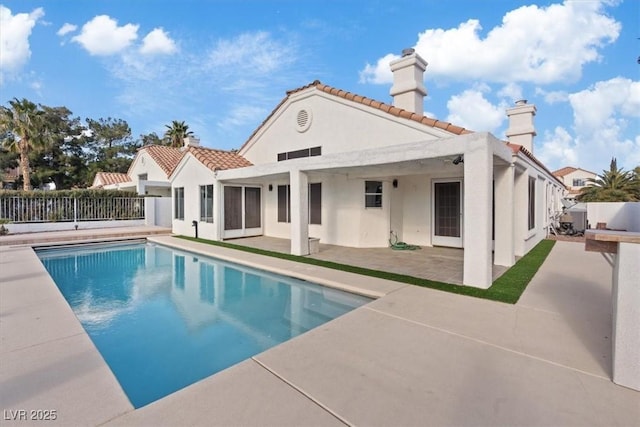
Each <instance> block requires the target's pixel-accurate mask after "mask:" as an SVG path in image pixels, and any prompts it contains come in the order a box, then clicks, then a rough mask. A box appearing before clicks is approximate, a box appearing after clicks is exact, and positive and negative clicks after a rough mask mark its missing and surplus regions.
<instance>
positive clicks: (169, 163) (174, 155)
mask: <svg viewBox="0 0 640 427" xmlns="http://www.w3.org/2000/svg"><path fill="white" fill-rule="evenodd" d="M142 150H145V151H146V152H147V153H149V155H150V156H151V158H152V159H153V160H154V161H155V162H156V163H157V164H158V166H160V168H161V169H162V170H163V171H164V173H166V174H167V176H169V175H171V172H173V170H174V169H175V167H176V166H178V163H180V160H181V159H182V156H184V151H182V150H180V149H179V148H174V147H168V146H166V145H155V144H152V145H145V146H144V147H141V148H140V149H139V150H138V151H142ZM132 164H133V163H132Z"/></svg>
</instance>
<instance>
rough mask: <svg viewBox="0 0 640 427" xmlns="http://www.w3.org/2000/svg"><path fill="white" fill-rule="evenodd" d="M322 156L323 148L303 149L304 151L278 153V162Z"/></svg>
mask: <svg viewBox="0 0 640 427" xmlns="http://www.w3.org/2000/svg"><path fill="white" fill-rule="evenodd" d="M321 155H322V147H311V148H303V149H302V150H295V151H288V152H285V153H278V161H279V162H282V161H283V160H291V159H301V158H303V157H314V156H321Z"/></svg>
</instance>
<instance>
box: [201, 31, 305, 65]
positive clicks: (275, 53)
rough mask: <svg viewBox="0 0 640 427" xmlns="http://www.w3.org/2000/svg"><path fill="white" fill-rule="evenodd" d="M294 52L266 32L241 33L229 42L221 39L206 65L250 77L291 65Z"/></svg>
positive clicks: (287, 45)
mask: <svg viewBox="0 0 640 427" xmlns="http://www.w3.org/2000/svg"><path fill="white" fill-rule="evenodd" d="M294 58H295V51H294V50H293V49H292V48H291V46H290V45H289V44H285V43H281V42H279V41H277V40H275V39H274V38H273V37H272V36H271V34H269V33H268V32H265V31H259V32H255V33H244V34H241V35H240V36H238V37H236V38H234V39H231V40H220V41H219V42H218V43H217V45H216V47H215V48H214V49H213V50H212V51H211V52H210V53H209V64H208V65H209V66H210V67H212V68H218V67H219V68H222V69H223V70H228V71H232V72H234V73H235V72H236V71H237V72H240V73H242V72H244V71H249V72H250V73H251V74H253V75H259V74H265V73H273V72H274V71H275V70H278V69H281V68H282V67H283V66H286V65H288V64H290V63H292V62H293V60H294Z"/></svg>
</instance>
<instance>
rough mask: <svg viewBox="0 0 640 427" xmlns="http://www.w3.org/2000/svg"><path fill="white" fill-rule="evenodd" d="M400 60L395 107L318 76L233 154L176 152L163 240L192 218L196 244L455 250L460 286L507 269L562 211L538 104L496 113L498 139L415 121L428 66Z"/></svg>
mask: <svg viewBox="0 0 640 427" xmlns="http://www.w3.org/2000/svg"><path fill="white" fill-rule="evenodd" d="M403 54H404V55H403V57H402V58H400V59H398V60H396V61H394V62H392V64H391V69H392V71H393V74H394V84H393V87H392V88H391V95H392V96H393V105H388V104H385V103H382V102H379V101H375V100H372V99H370V98H366V97H363V96H360V95H355V94H353V93H349V92H345V91H343V90H339V89H336V88H332V87H330V86H327V85H324V84H322V83H320V82H319V81H315V82H313V83H312V84H310V85H307V86H304V87H301V88H299V89H295V90H292V91H289V92H287V95H286V97H285V98H284V99H283V100H282V101H281V102H280V104H279V105H278V106H276V108H275V109H274V110H273V112H272V113H271V114H270V115H269V116H268V117H266V119H265V120H264V121H263V123H262V124H261V125H260V126H259V127H258V129H256V130H255V132H254V133H253V134H252V135H251V136H250V137H249V139H248V140H247V141H246V143H245V144H244V145H243V146H242V147H241V148H240V150H239V151H238V153H237V154H235V153H233V152H219V153H220V156H219V158H214V159H209V160H207V161H206V162H205V161H203V160H201V159H197V156H196V155H195V154H191V155H186V156H185V157H184V158H183V159H182V160H181V162H180V165H179V166H178V167H177V168H176V169H175V171H174V172H173V173H172V174H171V176H170V180H171V185H172V189H173V192H174V197H173V203H174V220H173V231H174V233H177V234H191V233H193V231H192V230H193V228H192V227H191V224H192V221H197V222H198V224H199V228H200V230H199V234H200V237H203V238H207V239H213V240H223V239H228V238H234V237H241V236H252V235H266V236H273V237H280V238H286V239H290V240H291V253H292V254H295V255H307V254H309V248H310V245H309V237H315V238H319V239H320V242H322V243H328V244H334V245H343V246H351V247H363V248H364V247H387V246H388V245H389V237H390V233H391V232H394V233H396V234H397V236H398V239H399V240H402V241H405V242H409V243H413V244H419V245H425V246H431V245H434V246H435V245H438V246H450V247H458V248H464V272H463V283H464V284H465V285H469V286H476V287H480V288H488V287H489V286H490V285H491V283H492V264H494V263H495V264H497V265H503V266H511V265H513V264H514V262H515V257H516V256H522V255H524V254H526V253H527V252H528V251H529V250H530V249H531V248H533V247H534V246H535V245H536V244H537V243H538V242H539V241H540V240H542V239H543V238H545V237H546V235H547V228H548V226H549V222H550V220H551V218H552V217H553V216H554V215H555V214H556V212H557V211H559V210H560V206H561V204H560V199H561V198H562V196H563V193H564V186H563V185H562V183H561V182H560V181H558V180H557V179H556V178H555V177H554V176H553V175H552V174H551V172H550V171H549V170H547V168H546V167H545V166H544V165H543V164H542V163H540V162H539V161H538V160H537V159H536V158H535V157H534V156H533V154H532V152H533V137H534V136H535V129H534V127H533V117H534V115H535V112H536V109H535V106H533V105H531V104H527V103H526V101H519V102H518V103H517V104H516V105H515V106H514V107H513V108H510V109H508V110H507V115H508V116H509V123H510V124H509V129H508V130H507V136H508V137H509V143H507V142H504V141H501V140H499V139H497V138H495V137H494V136H493V135H491V134H489V133H486V132H483V133H481V132H471V131H468V130H466V129H463V128H461V127H458V126H455V125H453V124H450V123H447V122H442V121H438V120H434V119H431V118H428V117H425V116H424V115H423V99H424V96H425V95H426V89H425V88H424V85H423V72H424V70H425V68H426V65H427V64H426V62H425V61H424V60H423V59H422V58H421V57H420V56H418V55H417V54H415V53H414V52H403ZM222 153H224V154H222ZM196 160H199V161H196ZM243 162H245V163H244V164H243ZM198 164H199V166H198ZM251 164H252V165H251ZM192 165H193V166H192ZM492 248H493V251H492Z"/></svg>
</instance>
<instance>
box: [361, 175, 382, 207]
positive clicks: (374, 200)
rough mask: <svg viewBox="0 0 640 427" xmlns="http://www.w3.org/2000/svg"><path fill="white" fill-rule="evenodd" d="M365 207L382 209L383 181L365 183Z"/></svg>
mask: <svg viewBox="0 0 640 427" xmlns="http://www.w3.org/2000/svg"><path fill="white" fill-rule="evenodd" d="M364 207H365V208H381V207H382V181H365V182H364Z"/></svg>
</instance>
